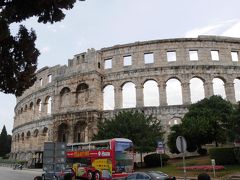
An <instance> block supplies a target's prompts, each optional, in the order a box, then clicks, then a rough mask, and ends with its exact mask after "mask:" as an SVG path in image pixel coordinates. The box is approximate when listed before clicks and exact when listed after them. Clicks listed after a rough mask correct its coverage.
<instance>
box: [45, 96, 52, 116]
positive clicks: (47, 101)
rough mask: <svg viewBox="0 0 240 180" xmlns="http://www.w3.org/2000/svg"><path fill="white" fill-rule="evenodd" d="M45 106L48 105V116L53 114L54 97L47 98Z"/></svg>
mask: <svg viewBox="0 0 240 180" xmlns="http://www.w3.org/2000/svg"><path fill="white" fill-rule="evenodd" d="M45 104H46V112H47V114H51V113H52V97H51V96H47V97H46V99H45Z"/></svg>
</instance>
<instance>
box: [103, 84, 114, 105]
mask: <svg viewBox="0 0 240 180" xmlns="http://www.w3.org/2000/svg"><path fill="white" fill-rule="evenodd" d="M114 106H115V103H114V86H113V85H107V86H105V87H104V89H103V110H113V109H114Z"/></svg>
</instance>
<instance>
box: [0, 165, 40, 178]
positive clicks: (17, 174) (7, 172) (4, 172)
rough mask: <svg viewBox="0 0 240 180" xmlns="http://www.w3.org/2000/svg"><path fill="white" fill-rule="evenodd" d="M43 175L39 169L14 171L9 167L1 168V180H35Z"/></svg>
mask: <svg viewBox="0 0 240 180" xmlns="http://www.w3.org/2000/svg"><path fill="white" fill-rule="evenodd" d="M41 174H42V171H41V170H38V169H34V170H31V169H23V170H13V169H12V168H8V167H0V180H33V179H34V177H36V176H40V175H41Z"/></svg>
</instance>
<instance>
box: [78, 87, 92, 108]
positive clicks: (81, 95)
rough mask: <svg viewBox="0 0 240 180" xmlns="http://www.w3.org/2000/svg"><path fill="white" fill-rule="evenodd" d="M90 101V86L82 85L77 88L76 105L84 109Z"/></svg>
mask: <svg viewBox="0 0 240 180" xmlns="http://www.w3.org/2000/svg"><path fill="white" fill-rule="evenodd" d="M88 100H89V86H88V84H86V83H80V84H79V85H78V86H77V88H76V104H78V105H79V106H80V107H83V106H84V105H85V104H86V103H87V102H88Z"/></svg>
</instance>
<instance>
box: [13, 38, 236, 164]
mask: <svg viewBox="0 0 240 180" xmlns="http://www.w3.org/2000/svg"><path fill="white" fill-rule="evenodd" d="M190 51H194V53H195V55H196V53H197V59H194V60H193V59H191V58H190V55H189V54H190V53H189V52H190ZM239 51H240V39H236V38H228V37H218V36H199V37H198V38H182V39H166V40H155V41H146V42H135V43H132V44H125V45H116V46H113V47H109V48H102V49H101V50H97V51H96V50H94V49H89V50H88V51H87V52H84V53H81V54H77V55H75V56H74V58H73V59H70V60H68V65H67V66H60V65H57V66H54V67H45V68H42V69H40V70H39V71H38V72H37V81H36V82H35V84H34V85H33V86H32V87H31V88H29V89H27V90H26V91H25V92H24V93H23V95H22V96H20V97H17V104H16V107H15V117H14V128H13V136H12V137H13V139H12V150H11V153H12V157H13V158H16V159H26V160H29V161H31V160H32V159H33V158H35V159H36V157H35V155H36V153H38V152H42V150H43V142H44V141H65V142H80V141H81V142H84V141H89V140H91V138H92V135H93V134H94V133H96V132H97V122H98V121H99V120H101V119H103V118H109V117H113V116H114V114H116V113H118V112H119V111H122V110H127V109H137V110H139V111H142V112H144V113H145V114H148V115H150V114H152V115H154V116H155V117H157V118H158V119H159V120H161V122H162V124H163V126H164V128H165V130H166V131H168V130H169V126H171V125H172V124H176V123H180V122H181V118H182V117H183V116H184V114H185V113H186V112H187V107H188V106H189V105H190V104H191V92H190V80H191V79H192V78H199V79H200V80H201V81H202V82H203V86H204V94H205V97H210V96H212V95H213V94H214V91H213V79H214V78H219V79H221V80H222V81H223V83H224V88H225V93H226V99H228V100H229V101H231V102H232V103H236V98H235V94H236V92H235V89H234V80H235V79H240V62H239V60H238V55H239ZM211 53H215V54H218V59H212V58H215V57H213V56H211ZM147 54H148V55H150V56H151V57H153V59H151V61H150V62H147V61H145V59H144V57H145V55H147ZM169 54H170V56H169V57H168V55H169ZM174 56H175V57H174ZM232 56H235V57H237V59H232V58H233V57H232ZM195 57H196V56H195ZM169 58H173V59H171V60H169ZM170 79H177V80H178V81H179V82H180V84H181V92H182V103H181V104H178V105H168V100H167V93H166V86H167V82H168V81H169V80H170ZM149 80H153V81H155V82H156V83H157V88H158V92H159V96H158V98H159V102H160V105H158V106H145V105H144V93H143V92H144V91H143V89H144V84H145V82H147V81H149ZM128 82H131V83H133V84H134V85H135V92H136V105H135V107H132V108H124V107H123V95H122V89H123V87H124V85H125V84H126V83H128ZM107 86H112V87H113V88H114V104H115V105H114V108H113V109H112V110H105V109H104V108H103V107H104V106H103V104H104V101H103V91H104V89H105V87H107ZM38 156H39V157H38V158H40V159H41V157H40V155H38Z"/></svg>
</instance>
